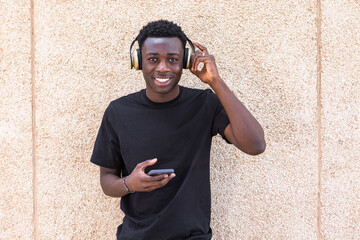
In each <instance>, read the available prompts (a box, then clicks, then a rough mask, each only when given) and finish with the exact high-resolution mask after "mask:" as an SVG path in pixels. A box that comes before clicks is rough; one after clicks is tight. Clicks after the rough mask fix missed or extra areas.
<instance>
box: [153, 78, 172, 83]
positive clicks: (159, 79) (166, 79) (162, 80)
mask: <svg viewBox="0 0 360 240" xmlns="http://www.w3.org/2000/svg"><path fill="white" fill-rule="evenodd" d="M169 79H170V78H155V80H156V81H159V82H162V83H163V82H167V81H169Z"/></svg>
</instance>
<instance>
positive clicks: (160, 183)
mask: <svg viewBox="0 0 360 240" xmlns="http://www.w3.org/2000/svg"><path fill="white" fill-rule="evenodd" d="M174 177H175V173H172V174H171V175H170V176H169V175H167V174H162V175H158V176H154V177H151V178H152V179H153V181H149V182H147V183H145V184H144V191H145V192H151V191H154V190H156V189H158V188H162V187H164V186H165V185H166V184H168V183H169V181H170V180H171V179H173V178H174Z"/></svg>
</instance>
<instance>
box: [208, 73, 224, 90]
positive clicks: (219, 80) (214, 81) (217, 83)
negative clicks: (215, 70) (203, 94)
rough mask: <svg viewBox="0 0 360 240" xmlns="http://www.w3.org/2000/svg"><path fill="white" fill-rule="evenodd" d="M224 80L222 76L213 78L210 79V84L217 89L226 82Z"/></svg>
mask: <svg viewBox="0 0 360 240" xmlns="http://www.w3.org/2000/svg"><path fill="white" fill-rule="evenodd" d="M224 83H225V82H224V80H222V78H221V77H220V76H218V77H215V78H213V79H212V80H211V81H209V83H208V84H209V86H210V87H211V88H212V89H213V90H214V91H216V90H217V89H218V88H219V87H221V86H222V85H223V84H224Z"/></svg>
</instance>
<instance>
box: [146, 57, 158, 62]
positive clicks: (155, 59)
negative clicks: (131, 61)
mask: <svg viewBox="0 0 360 240" xmlns="http://www.w3.org/2000/svg"><path fill="white" fill-rule="evenodd" d="M148 61H150V62H156V61H157V58H155V57H150V58H148Z"/></svg>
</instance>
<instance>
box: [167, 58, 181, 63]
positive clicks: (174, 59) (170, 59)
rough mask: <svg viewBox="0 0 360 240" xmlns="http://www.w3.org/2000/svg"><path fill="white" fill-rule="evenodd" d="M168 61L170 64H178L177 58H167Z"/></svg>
mask: <svg viewBox="0 0 360 240" xmlns="http://www.w3.org/2000/svg"><path fill="white" fill-rule="evenodd" d="M169 61H170V62H178V61H179V59H178V58H169Z"/></svg>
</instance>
